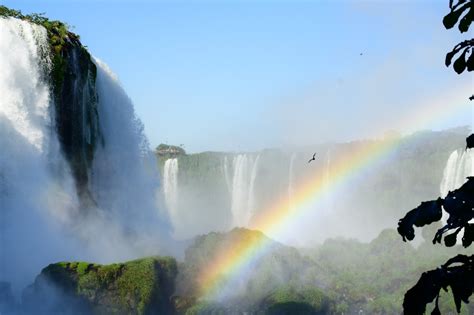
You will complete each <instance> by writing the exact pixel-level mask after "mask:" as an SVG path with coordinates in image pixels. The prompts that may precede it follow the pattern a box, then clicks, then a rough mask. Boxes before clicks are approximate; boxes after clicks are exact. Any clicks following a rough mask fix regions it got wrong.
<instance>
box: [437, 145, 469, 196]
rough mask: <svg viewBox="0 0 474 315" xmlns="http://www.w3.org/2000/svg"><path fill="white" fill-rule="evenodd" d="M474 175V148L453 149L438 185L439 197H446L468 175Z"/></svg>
mask: <svg viewBox="0 0 474 315" xmlns="http://www.w3.org/2000/svg"><path fill="white" fill-rule="evenodd" d="M473 175H474V150H472V149H468V150H463V149H459V150H456V151H453V153H451V155H450V156H449V158H448V161H447V163H446V166H445V168H444V173H443V179H442V181H441V185H440V193H441V197H446V195H447V194H448V192H449V191H452V190H455V189H457V188H459V187H461V186H462V185H463V184H464V183H465V182H466V181H467V177H468V176H473Z"/></svg>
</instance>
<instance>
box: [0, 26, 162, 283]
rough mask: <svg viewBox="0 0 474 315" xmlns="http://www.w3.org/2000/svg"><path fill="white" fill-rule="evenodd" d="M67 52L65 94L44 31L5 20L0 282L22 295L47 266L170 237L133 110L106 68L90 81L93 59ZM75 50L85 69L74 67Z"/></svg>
mask: <svg viewBox="0 0 474 315" xmlns="http://www.w3.org/2000/svg"><path fill="white" fill-rule="evenodd" d="M68 45H70V47H72V48H70V49H71V51H70V56H69V57H68V55H67V54H66V55H65V56H66V57H65V58H69V59H67V60H66V62H67V63H68V65H67V66H70V71H71V72H68V74H66V77H65V78H64V83H63V85H62V90H59V89H56V86H55V87H53V86H52V84H51V80H50V77H49V72H50V71H51V67H52V63H51V61H50V57H49V51H50V50H49V49H50V46H49V43H48V37H47V32H46V30H45V29H44V28H43V27H42V26H38V25H35V24H32V23H29V22H26V21H22V20H19V19H13V18H0V69H1V71H0V147H1V154H0V281H9V282H12V283H13V285H14V288H15V290H16V291H17V292H18V290H20V289H21V288H22V287H23V286H24V285H26V284H28V283H31V281H32V279H33V277H34V275H36V274H37V273H38V272H39V271H40V269H41V268H42V267H44V266H46V265H48V264H49V263H52V262H55V261H60V260H76V259H79V260H94V261H97V262H109V261H117V260H123V259H128V258H132V257H137V256H141V255H146V254H151V253H153V254H156V253H157V251H159V246H158V245H159V244H157V240H159V239H160V238H161V236H163V235H167V234H166V233H167V231H166V229H165V228H164V224H163V223H162V221H161V219H160V217H159V212H158V209H157V206H156V204H157V203H156V201H155V200H154V196H155V193H154V192H155V190H156V188H157V187H158V181H159V177H158V171H157V170H156V167H155V163H156V162H155V160H154V157H152V156H150V155H149V153H148V152H149V149H148V143H147V141H146V138H145V137H144V135H143V127H142V125H141V123H140V121H139V120H138V119H137V118H136V116H135V114H134V109H133V105H132V102H131V101H130V99H129V98H128V96H127V95H126V94H125V92H124V91H123V89H122V88H121V87H120V84H119V83H118V81H117V79H116V77H115V76H114V75H113V74H112V73H111V72H110V70H108V68H107V67H106V66H105V65H104V64H103V63H101V62H100V61H95V63H96V65H97V68H98V69H97V78H94V77H92V73H93V72H95V70H91V71H90V72H87V71H86V72H84V69H95V65H94V63H93V60H91V59H90V57H89V55H88V53H87V52H85V50H84V49H83V48H82V47H81V46H80V43H78V42H77V41H76V42H71V43H69V44H68ZM77 45H79V46H77ZM74 47H79V48H77V49H78V50H81V51H82V55H81V56H80V58H85V59H82V60H81V62H84V60H85V61H87V62H88V65H87V66H84V65H83V66H81V67H80V69H79V66H78V65H75V64H74V63H75V62H78V59H77V58H79V55H78V54H77V52H76V51H75V50H74ZM74 69H78V70H77V71H82V73H83V76H81V75H80V74H75V73H74V71H75V70H74ZM68 71H69V70H68ZM71 73H72V74H73V75H72V76H71V77H70V78H69V77H67V75H70V74H71ZM56 90H59V92H58V93H57V94H54V93H53V91H56ZM66 90H67V91H66ZM60 92H62V94H61V93H60ZM94 93H97V97H96V96H94V95H95V94H94ZM97 100H98V102H97ZM67 113H78V116H74V115H69V114H67ZM97 117H98V119H99V121H96V119H97ZM98 128H100V139H99V136H98V135H99V130H98ZM84 200H87V202H84ZM158 236H160V237H158Z"/></svg>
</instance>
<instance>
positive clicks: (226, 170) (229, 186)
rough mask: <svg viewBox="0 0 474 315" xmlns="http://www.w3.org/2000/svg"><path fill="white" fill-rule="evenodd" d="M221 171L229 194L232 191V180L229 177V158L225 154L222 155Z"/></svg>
mask: <svg viewBox="0 0 474 315" xmlns="http://www.w3.org/2000/svg"><path fill="white" fill-rule="evenodd" d="M222 172H223V173H224V178H225V182H226V185H227V190H228V191H229V194H231V193H232V181H231V179H230V174H229V173H230V170H229V159H228V158H227V156H224V162H223V166H222Z"/></svg>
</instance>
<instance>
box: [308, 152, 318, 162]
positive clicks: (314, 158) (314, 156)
mask: <svg viewBox="0 0 474 315" xmlns="http://www.w3.org/2000/svg"><path fill="white" fill-rule="evenodd" d="M312 161H316V153H315V154H313V158H312V159H310V160H309V161H308V163H310V162H312Z"/></svg>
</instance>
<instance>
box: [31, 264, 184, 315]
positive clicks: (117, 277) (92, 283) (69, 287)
mask: <svg viewBox="0 0 474 315" xmlns="http://www.w3.org/2000/svg"><path fill="white" fill-rule="evenodd" d="M176 273H177V266H176V261H175V260H174V259H173V258H170V257H149V258H144V259H139V260H134V261H129V262H126V263H120V264H111V265H97V264H91V263H85V262H63V263H56V264H51V265H49V266H48V267H46V268H44V269H43V270H42V271H41V274H40V275H39V276H38V277H37V278H36V280H35V282H34V283H33V284H32V285H31V286H29V287H28V288H27V289H26V290H25V292H24V294H23V303H22V305H23V310H24V312H25V313H26V314H33V313H34V314H74V315H76V314H101V315H102V314H173V313H174V307H173V305H172V302H171V295H172V294H173V292H174V279H175V277H176Z"/></svg>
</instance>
